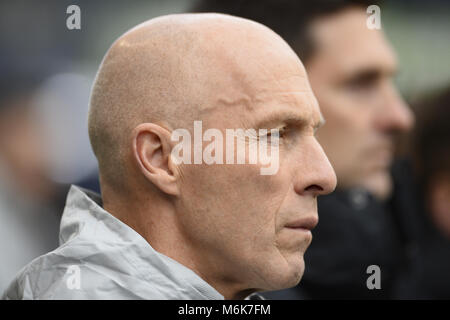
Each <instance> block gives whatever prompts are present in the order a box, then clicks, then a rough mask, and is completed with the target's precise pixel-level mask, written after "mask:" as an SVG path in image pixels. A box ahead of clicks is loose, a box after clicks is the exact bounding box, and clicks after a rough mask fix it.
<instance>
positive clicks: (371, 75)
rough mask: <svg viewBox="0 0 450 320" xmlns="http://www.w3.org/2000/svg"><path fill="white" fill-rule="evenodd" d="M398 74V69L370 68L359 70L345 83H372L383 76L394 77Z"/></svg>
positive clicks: (347, 78)
mask: <svg viewBox="0 0 450 320" xmlns="http://www.w3.org/2000/svg"><path fill="white" fill-rule="evenodd" d="M396 74H397V69H384V70H383V69H380V68H375V67H370V68H366V69H362V70H358V71H356V72H354V73H352V74H350V75H348V76H347V77H346V78H345V80H344V82H347V83H349V82H354V83H356V82H371V81H373V80H376V79H379V78H381V77H382V76H388V77H394V76H395V75H396Z"/></svg>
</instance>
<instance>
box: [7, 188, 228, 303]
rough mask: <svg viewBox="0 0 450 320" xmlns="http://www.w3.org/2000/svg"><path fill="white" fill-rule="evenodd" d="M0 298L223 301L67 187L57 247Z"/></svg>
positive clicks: (94, 201) (90, 196) (86, 194)
mask: <svg viewBox="0 0 450 320" xmlns="http://www.w3.org/2000/svg"><path fill="white" fill-rule="evenodd" d="M3 299H223V296H222V295H221V294H220V293H218V292H217V291H216V290H215V289H214V288H213V287H211V286H210V285H209V284H208V283H206V282H205V281H204V280H203V279H201V278H200V277H199V276H198V275H197V274H195V273H194V272H193V271H192V270H190V269H188V268H187V267H185V266H183V265H181V264H180V263H178V262H176V261H175V260H173V259H171V258H169V257H167V256H165V255H163V254H161V253H159V252H157V251H155V250H154V249H153V248H152V247H151V246H150V245H149V243H148V242H147V241H146V240H145V239H144V238H142V237H141V236H140V235H139V234H138V233H137V232H136V231H134V230H133V229H131V228H130V227H129V226H127V225H126V224H124V223H123V222H121V221H120V220H118V219H116V218H115V217H114V216H113V215H111V214H109V213H108V212H106V211H105V210H103V208H102V207H101V198H100V197H99V195H97V194H94V193H92V192H90V191H87V190H83V189H81V188H79V187H75V186H72V187H71V189H70V191H69V194H68V197H67V203H66V207H65V209H64V214H63V216H62V220H61V229H60V246H59V247H58V248H57V249H56V250H54V251H52V252H49V253H47V254H45V255H43V256H40V257H38V258H36V259H35V260H33V261H32V262H31V263H30V264H29V265H27V266H26V267H24V268H23V269H22V270H21V271H20V272H19V274H18V275H17V276H16V278H15V279H14V281H13V282H12V283H11V285H10V286H9V288H8V289H7V290H6V291H5V293H4V294H3Z"/></svg>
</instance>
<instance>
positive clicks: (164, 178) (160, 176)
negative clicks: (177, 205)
mask: <svg viewBox="0 0 450 320" xmlns="http://www.w3.org/2000/svg"><path fill="white" fill-rule="evenodd" d="M132 137H133V156H134V159H135V160H136V162H137V165H138V167H139V169H140V171H141V173H142V174H143V175H144V176H145V178H146V179H148V180H149V181H150V182H152V183H153V184H154V185H155V186H156V187H157V188H158V189H160V190H161V191H162V192H164V193H167V194H170V195H178V192H179V190H178V185H177V177H176V175H175V174H176V172H174V171H173V169H174V167H173V165H174V164H173V163H172V160H171V156H170V155H171V152H172V145H171V140H170V132H169V131H168V130H167V129H165V128H163V127H161V126H159V125H157V124H154V123H142V124H140V125H138V126H137V127H136V128H134V130H133V135H132Z"/></svg>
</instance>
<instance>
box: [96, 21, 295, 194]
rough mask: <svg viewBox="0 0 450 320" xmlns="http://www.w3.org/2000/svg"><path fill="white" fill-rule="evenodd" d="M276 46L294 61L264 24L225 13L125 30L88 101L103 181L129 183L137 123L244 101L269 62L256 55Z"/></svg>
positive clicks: (170, 122)
mask: <svg viewBox="0 0 450 320" xmlns="http://www.w3.org/2000/svg"><path fill="white" fill-rule="evenodd" d="M278 51H281V52H282V54H283V55H286V52H288V53H289V54H288V56H289V55H290V56H291V57H290V58H291V59H292V60H293V61H294V62H295V63H297V64H298V61H297V60H298V58H297V57H296V55H295V54H294V53H293V52H292V50H290V48H289V46H288V45H287V44H286V43H285V42H284V41H283V40H282V39H281V38H280V37H279V36H278V35H276V34H275V33H274V32H273V31H271V30H270V29H268V28H267V27H265V26H263V25H261V24H258V23H256V22H253V21H250V20H246V19H242V18H237V17H232V16H228V15H222V14H176V15H169V16H163V17H158V18H155V19H152V20H149V21H147V22H145V23H143V24H141V25H138V26H137V27H135V28H133V29H131V30H130V31H128V32H127V33H125V34H124V35H123V36H121V37H120V38H119V39H118V40H116V41H115V42H114V44H113V45H112V47H111V48H110V49H109V51H108V52H107V54H106V56H105V58H104V60H103V62H102V64H101V66H100V69H99V71H98V74H97V77H96V80H95V83H94V87H93V91H92V96H91V102H90V114H89V136H90V140H91V144H92V147H93V150H94V153H95V155H96V156H97V159H98V162H99V169H100V175H101V178H102V182H103V183H108V184H110V185H111V186H115V187H120V186H121V187H123V186H124V184H126V174H125V173H126V171H127V163H126V161H127V159H126V158H127V153H128V149H129V148H128V146H129V145H130V133H131V131H132V129H133V128H135V127H136V126H137V125H139V124H140V123H147V122H150V123H157V124H159V125H161V126H163V127H165V128H166V129H168V130H173V129H174V128H185V127H187V126H188V124H189V123H190V124H192V122H193V120H194V119H195V120H198V119H201V118H202V114H204V113H205V112H207V110H209V109H211V108H215V107H219V106H218V104H217V102H218V100H222V102H223V105H227V104H232V103H239V102H242V101H247V102H249V101H250V99H251V95H252V90H259V91H261V90H264V88H263V87H261V85H260V83H258V87H257V88H256V87H255V86H254V83H253V82H254V78H258V76H259V74H260V73H264V70H265V69H266V68H267V65H261V64H260V61H261V59H260V58H261V56H263V55H274V56H277V55H279V54H280V53H279V52H278ZM275 61H276V60H275ZM227 93H228V94H227ZM219 94H222V96H223V99H217V97H218V95H219ZM242 99H243V100H242ZM233 100H236V101H233ZM238 100H239V101H238Z"/></svg>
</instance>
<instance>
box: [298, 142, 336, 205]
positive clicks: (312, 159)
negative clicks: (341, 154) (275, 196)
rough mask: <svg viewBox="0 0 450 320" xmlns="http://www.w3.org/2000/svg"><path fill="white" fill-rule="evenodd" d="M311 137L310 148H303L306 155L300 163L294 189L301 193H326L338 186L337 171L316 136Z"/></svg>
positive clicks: (316, 194)
mask: <svg viewBox="0 0 450 320" xmlns="http://www.w3.org/2000/svg"><path fill="white" fill-rule="evenodd" d="M311 139H312V140H311V143H310V144H309V148H308V149H309V150H303V152H304V153H303V154H304V155H305V156H304V157H302V158H303V161H301V162H302V163H299V165H300V166H301V168H299V170H298V171H297V173H298V174H297V176H296V181H295V184H294V189H295V192H296V193H298V194H300V195H306V194H311V195H313V196H319V195H325V194H328V193H331V192H333V191H334V189H335V188H336V183H337V179H336V173H335V172H334V169H333V167H332V166H331V164H330V161H329V160H328V158H327V156H326V155H325V152H324V151H323V149H322V147H321V146H320V144H319V142H318V141H317V140H316V138H315V137H311Z"/></svg>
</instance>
